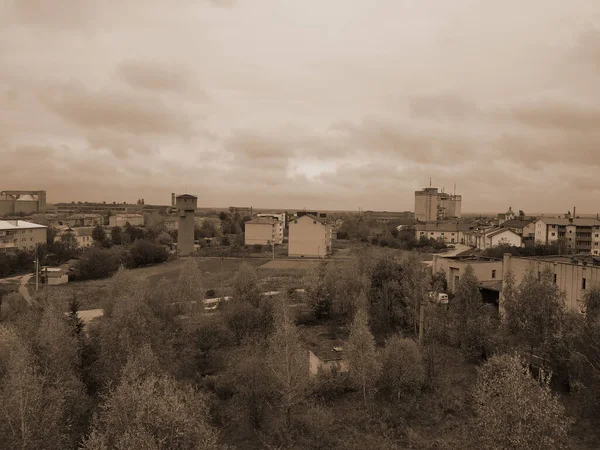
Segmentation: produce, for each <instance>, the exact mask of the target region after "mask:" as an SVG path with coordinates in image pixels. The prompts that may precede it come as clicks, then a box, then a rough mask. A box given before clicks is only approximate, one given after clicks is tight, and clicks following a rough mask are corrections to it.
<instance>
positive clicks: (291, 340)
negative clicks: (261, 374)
mask: <svg viewBox="0 0 600 450" xmlns="http://www.w3.org/2000/svg"><path fill="white" fill-rule="evenodd" d="M268 345H269V356H268V359H267V366H268V368H269V370H270V373H271V376H272V380H273V387H272V388H273V392H274V393H276V395H277V397H278V399H279V401H280V403H281V407H282V409H283V411H284V414H285V417H286V423H287V426H288V427H290V426H291V417H292V409H293V408H294V407H295V406H297V405H298V404H299V403H301V402H302V401H303V400H304V398H305V396H306V393H307V388H308V352H307V351H306V350H305V349H304V348H303V347H302V345H301V344H300V339H299V336H298V330H297V328H296V325H295V324H294V321H293V317H292V314H291V312H290V309H289V306H288V305H287V300H286V299H283V300H282V301H280V302H279V303H278V305H277V308H276V311H275V330H274V332H273V334H272V335H271V337H270V338H269V342H268Z"/></svg>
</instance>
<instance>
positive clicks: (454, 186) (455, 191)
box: [454, 183, 456, 195]
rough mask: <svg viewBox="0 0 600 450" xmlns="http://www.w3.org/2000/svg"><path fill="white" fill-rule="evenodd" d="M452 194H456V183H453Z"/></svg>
mask: <svg viewBox="0 0 600 450" xmlns="http://www.w3.org/2000/svg"><path fill="white" fill-rule="evenodd" d="M454 195H456V183H454Z"/></svg>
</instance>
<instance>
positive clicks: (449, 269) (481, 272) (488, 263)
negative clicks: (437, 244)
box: [431, 255, 502, 293]
mask: <svg viewBox="0 0 600 450" xmlns="http://www.w3.org/2000/svg"><path fill="white" fill-rule="evenodd" d="M467 266H471V267H472V268H473V270H474V271H475V276H476V277H477V279H478V280H479V282H480V283H482V285H481V286H480V287H485V288H487V289H496V290H497V291H499V290H500V286H501V283H502V261H501V260H498V259H494V258H485V257H480V256H464V257H463V256H453V257H446V256H441V255H433V264H432V266H431V269H432V271H433V273H436V272H438V271H442V272H444V274H446V280H447V281H448V290H449V291H450V292H452V293H454V292H456V288H457V286H458V283H459V281H460V277H461V276H462V274H463V273H464V271H465V269H466V268H467ZM494 285H495V286H494Z"/></svg>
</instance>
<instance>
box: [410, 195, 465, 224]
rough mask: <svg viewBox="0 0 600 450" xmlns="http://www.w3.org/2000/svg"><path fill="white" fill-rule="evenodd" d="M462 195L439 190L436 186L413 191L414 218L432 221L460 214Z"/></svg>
mask: <svg viewBox="0 0 600 450" xmlns="http://www.w3.org/2000/svg"><path fill="white" fill-rule="evenodd" d="M461 204H462V196H461V195H453V194H448V193H445V192H439V190H438V188H432V187H428V188H424V189H423V190H421V191H415V219H416V220H418V221H419V222H432V221H435V220H441V219H446V218H452V217H460V216H461Z"/></svg>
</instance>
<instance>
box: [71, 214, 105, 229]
mask: <svg viewBox="0 0 600 450" xmlns="http://www.w3.org/2000/svg"><path fill="white" fill-rule="evenodd" d="M65 222H66V224H67V225H68V226H69V227H74V228H75V227H95V226H97V225H101V226H102V225H104V216H102V215H101V214H72V215H70V216H68V217H67V218H66V219H65Z"/></svg>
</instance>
